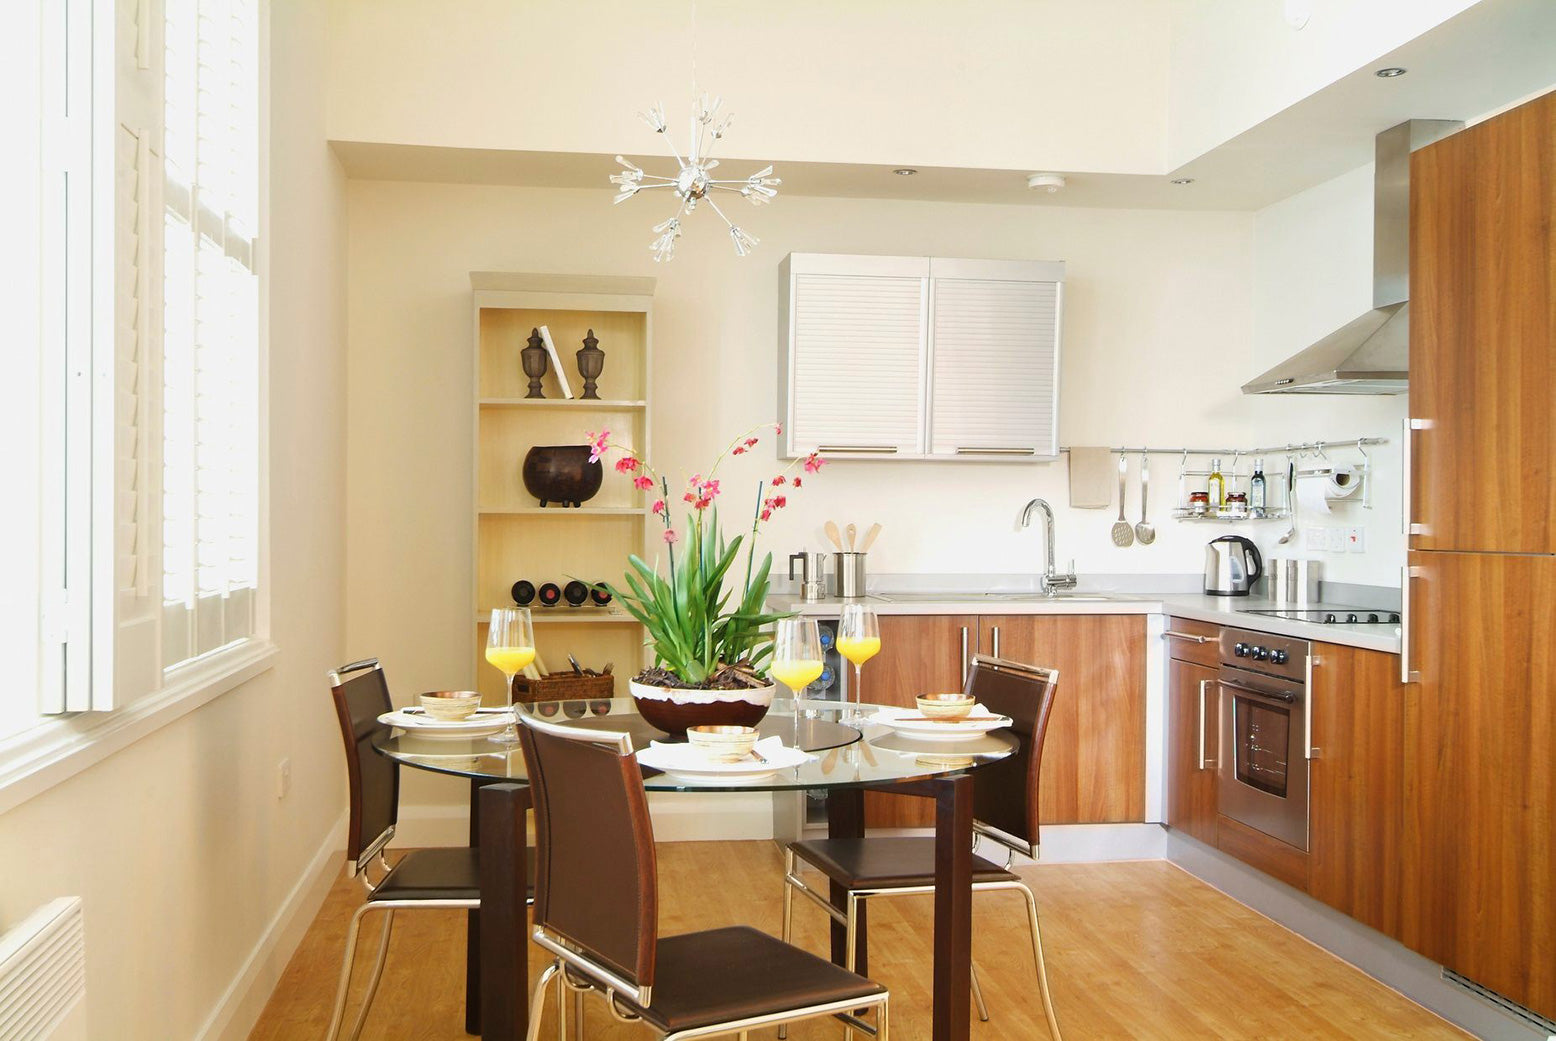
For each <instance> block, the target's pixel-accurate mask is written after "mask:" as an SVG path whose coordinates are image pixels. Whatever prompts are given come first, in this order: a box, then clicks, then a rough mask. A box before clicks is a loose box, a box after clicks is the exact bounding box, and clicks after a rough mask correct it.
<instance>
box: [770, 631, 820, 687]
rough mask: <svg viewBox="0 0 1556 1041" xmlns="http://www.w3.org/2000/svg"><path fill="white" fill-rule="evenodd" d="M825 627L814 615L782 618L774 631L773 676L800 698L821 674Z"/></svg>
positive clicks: (771, 670)
mask: <svg viewBox="0 0 1556 1041" xmlns="http://www.w3.org/2000/svg"><path fill="white" fill-rule="evenodd" d="M822 668H823V659H822V654H821V629H820V628H819V627H818V626H817V625H816V620H815V619H814V618H780V619H778V628H777V631H776V632H775V633H774V634H773V664H772V666H771V667H770V668H769V670H768V671H769V672H771V673H772V674H773V678H774V679H776V680H777V681H778V682H779V683H782V684H783V685H784V686H785V687H788V688H789V690H790V691H791V692H792V693H793V695H794V700H796V701H798V700H799V699H800V698H802V697H804V696H805V688H806V687H808V686H810V685H811V684H812V683H814V682H815V681H816V679H817V677H819V676H820V675H821V670H822Z"/></svg>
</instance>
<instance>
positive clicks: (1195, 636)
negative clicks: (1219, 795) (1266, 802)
mask: <svg viewBox="0 0 1556 1041" xmlns="http://www.w3.org/2000/svg"><path fill="white" fill-rule="evenodd" d="M1167 633H1168V635H1167V637H1166V639H1167V655H1168V662H1167V825H1168V827H1171V828H1177V829H1178V830H1179V831H1182V832H1185V833H1186V834H1189V835H1192V836H1194V837H1195V838H1196V839H1199V840H1200V841H1201V842H1204V843H1206V844H1208V845H1211V846H1214V845H1215V844H1216V835H1217V828H1216V783H1217V782H1216V764H1217V759H1218V757H1219V756H1220V753H1221V725H1220V704H1221V703H1220V700H1219V699H1220V688H1219V687H1218V686H1217V684H1216V665H1217V658H1218V655H1219V651H1220V642H1219V636H1220V633H1221V627H1220V626H1218V625H1209V624H1206V623H1204V622H1192V621H1189V620H1187V619H1184V618H1170V619H1168V621H1167ZM1201 640H1204V641H1207V642H1200V641H1201Z"/></svg>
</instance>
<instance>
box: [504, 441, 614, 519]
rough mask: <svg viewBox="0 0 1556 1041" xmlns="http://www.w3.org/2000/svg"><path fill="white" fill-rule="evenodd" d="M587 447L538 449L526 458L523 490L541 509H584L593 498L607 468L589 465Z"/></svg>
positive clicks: (569, 446) (595, 463)
mask: <svg viewBox="0 0 1556 1041" xmlns="http://www.w3.org/2000/svg"><path fill="white" fill-rule="evenodd" d="M589 451H590V448H589V446H588V445H536V446H535V447H534V448H531V449H530V450H529V452H528V454H526V455H525V456H524V469H523V477H524V487H525V489H526V490H527V491H528V492H529V493H530V494H531V495H533V496H534V497H535V498H537V499H539V500H540V505H542V506H545V505H547V504H548V503H553V502H557V503H561V504H562V505H563V506H564V507H566V506H582V505H583V504H584V503H586V502H588V501H589V500H590V499H592V498H594V496H595V495H596V493H598V492H599V490H600V483H601V482H602V481H603V480H604V479H605V467H604V466H602V465H600V461H599V460H598V459H596V460H595V461H594V462H592V463H591V462H590V461H589Z"/></svg>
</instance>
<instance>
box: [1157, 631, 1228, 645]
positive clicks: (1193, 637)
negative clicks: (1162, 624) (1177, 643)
mask: <svg viewBox="0 0 1556 1041" xmlns="http://www.w3.org/2000/svg"><path fill="white" fill-rule="evenodd" d="M1162 635H1163V636H1170V637H1172V638H1173V639H1174V640H1187V641H1188V642H1189V643H1213V642H1214V641H1215V639H1216V638H1215V637H1214V636H1201V635H1199V634H1198V633H1180V632H1176V631H1175V630H1172V629H1168V630H1166V631H1164V632H1163V633H1162Z"/></svg>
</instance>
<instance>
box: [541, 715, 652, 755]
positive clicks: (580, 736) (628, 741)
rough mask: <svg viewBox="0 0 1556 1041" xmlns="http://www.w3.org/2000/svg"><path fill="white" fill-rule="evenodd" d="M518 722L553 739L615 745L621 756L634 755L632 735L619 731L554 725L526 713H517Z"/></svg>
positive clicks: (560, 724)
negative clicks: (559, 738)
mask: <svg viewBox="0 0 1556 1041" xmlns="http://www.w3.org/2000/svg"><path fill="white" fill-rule="evenodd" d="M515 715H517V716H518V721H519V722H520V723H523V724H524V725H525V726H527V727H529V728H530V729H531V730H538V731H540V732H541V733H542V734H550V735H552V736H553V737H565V738H567V739H568V740H569V741H586V742H588V743H589V744H595V745H615V746H616V752H617V754H619V755H631V754H632V735H631V734H628V733H624V732H622V731H619V730H585V729H584V728H582V727H575V726H567V725H566V724H562V723H552V722H549V721H547V720H544V719H541V718H540V717H539V716H531V715H527V714H525V713H524V712H516V713H515Z"/></svg>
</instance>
